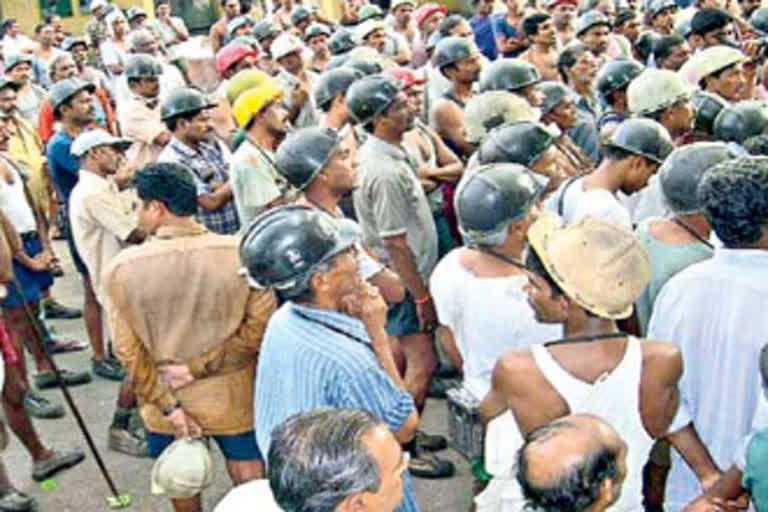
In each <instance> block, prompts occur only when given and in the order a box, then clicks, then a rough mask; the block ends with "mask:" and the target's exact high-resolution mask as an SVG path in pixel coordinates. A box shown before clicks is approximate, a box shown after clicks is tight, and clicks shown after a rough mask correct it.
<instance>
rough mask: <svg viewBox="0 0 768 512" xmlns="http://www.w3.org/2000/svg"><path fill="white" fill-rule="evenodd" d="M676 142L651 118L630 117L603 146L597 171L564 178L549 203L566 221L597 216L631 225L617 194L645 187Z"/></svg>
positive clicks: (549, 206)
mask: <svg viewBox="0 0 768 512" xmlns="http://www.w3.org/2000/svg"><path fill="white" fill-rule="evenodd" d="M673 149H674V144H673V143H672V139H671V138H670V136H669V132H668V131H667V129H666V128H664V127H663V126H662V125H661V124H659V123H657V122H656V121H653V120H651V119H627V120H626V121H623V122H622V123H621V124H620V125H619V126H618V127H617V128H616V130H615V131H614V132H613V134H612V135H611V138H610V139H609V140H608V142H607V144H606V145H605V146H604V149H603V157H604V158H603V161H602V162H601V163H600V165H599V166H598V167H597V169H595V171H594V172H592V173H591V174H588V175H586V176H583V177H579V178H574V179H570V180H567V181H565V182H564V183H563V184H562V185H560V187H559V188H558V189H557V190H556V191H555V193H553V194H552V195H551V196H550V198H549V199H548V200H547V202H546V207H547V208H548V209H549V210H551V211H553V212H555V213H557V214H558V215H559V216H560V217H562V218H563V220H564V221H565V222H566V223H567V224H571V223H574V222H577V221H578V220H580V219H582V218H584V217H588V216H589V217H595V218H599V219H603V220H607V221H609V222H614V223H616V224H620V225H622V226H625V227H627V228H631V227H632V220H631V218H630V215H629V211H628V210H627V209H626V207H624V206H623V205H622V204H621V202H620V201H619V199H618V197H617V194H618V193H619V192H623V193H625V194H631V193H633V192H636V191H638V190H640V189H642V188H643V187H645V186H646V184H647V183H648V180H649V179H650V177H651V176H652V175H653V174H654V173H655V172H656V171H657V169H658V168H659V166H660V165H661V163H662V162H663V161H664V159H665V158H666V157H667V155H669V153H671V152H672V150H673Z"/></svg>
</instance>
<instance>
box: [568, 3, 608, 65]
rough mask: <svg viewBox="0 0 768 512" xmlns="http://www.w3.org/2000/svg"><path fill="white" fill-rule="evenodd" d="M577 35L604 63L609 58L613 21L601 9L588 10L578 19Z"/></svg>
mask: <svg viewBox="0 0 768 512" xmlns="http://www.w3.org/2000/svg"><path fill="white" fill-rule="evenodd" d="M576 37H577V38H578V39H579V41H581V42H582V43H584V44H585V45H586V46H587V48H589V51H590V52H592V55H594V56H595V58H597V59H598V61H599V64H600V65H602V64H604V63H605V62H606V61H607V60H608V55H607V54H606V51H607V50H608V46H609V45H610V44H611V21H610V20H609V19H608V18H607V17H606V16H605V15H604V14H603V13H602V12H600V11H597V10H592V11H587V12H585V13H584V14H582V15H581V16H579V19H578V20H577V21H576Z"/></svg>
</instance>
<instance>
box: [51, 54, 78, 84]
mask: <svg viewBox="0 0 768 512" xmlns="http://www.w3.org/2000/svg"><path fill="white" fill-rule="evenodd" d="M67 58H70V59H72V60H74V58H73V57H72V54H71V53H69V52H62V53H58V54H56V56H55V57H54V58H53V59H51V62H50V63H49V64H48V77H49V78H50V79H51V81H53V75H54V73H55V72H56V66H58V65H59V62H61V61H62V60H64V59H67Z"/></svg>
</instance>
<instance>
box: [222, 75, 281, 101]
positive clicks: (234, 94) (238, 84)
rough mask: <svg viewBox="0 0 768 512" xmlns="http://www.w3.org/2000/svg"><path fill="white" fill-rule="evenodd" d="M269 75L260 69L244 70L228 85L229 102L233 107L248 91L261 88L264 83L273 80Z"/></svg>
mask: <svg viewBox="0 0 768 512" xmlns="http://www.w3.org/2000/svg"><path fill="white" fill-rule="evenodd" d="M271 79H272V77H270V76H269V75H268V74H267V73H265V72H263V71H260V70H258V69H243V70H242V71H239V72H238V73H237V74H236V75H235V76H233V77H232V78H231V79H230V80H229V83H228V84H227V100H228V101H229V104H230V105H233V104H234V103H235V101H237V98H239V97H240V95H241V94H243V93H244V92H245V91H247V90H248V89H253V88H255V87H259V86H261V84H263V83H264V82H266V81H268V80H271Z"/></svg>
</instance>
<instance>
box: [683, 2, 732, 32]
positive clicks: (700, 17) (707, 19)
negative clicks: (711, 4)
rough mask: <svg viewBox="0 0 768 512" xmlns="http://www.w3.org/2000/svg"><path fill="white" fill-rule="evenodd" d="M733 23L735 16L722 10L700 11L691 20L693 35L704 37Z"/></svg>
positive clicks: (707, 9) (708, 9) (709, 9)
mask: <svg viewBox="0 0 768 512" xmlns="http://www.w3.org/2000/svg"><path fill="white" fill-rule="evenodd" d="M731 22H733V16H731V14H730V13H728V12H726V11H724V10H722V9H714V8H706V9H699V10H698V11H696V14H694V15H693V18H691V34H696V35H699V36H704V35H706V34H708V33H709V32H712V31H713V30H717V29H720V28H723V27H724V26H726V25H727V24H729V23H731Z"/></svg>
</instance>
